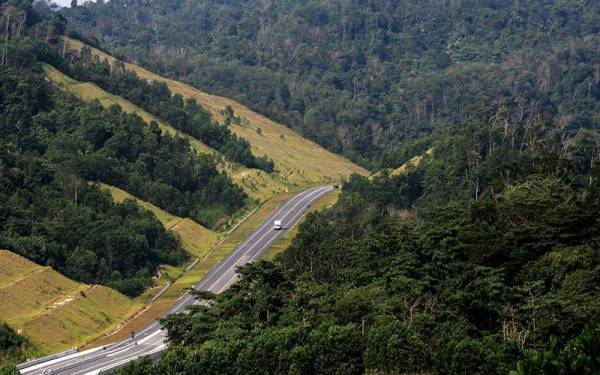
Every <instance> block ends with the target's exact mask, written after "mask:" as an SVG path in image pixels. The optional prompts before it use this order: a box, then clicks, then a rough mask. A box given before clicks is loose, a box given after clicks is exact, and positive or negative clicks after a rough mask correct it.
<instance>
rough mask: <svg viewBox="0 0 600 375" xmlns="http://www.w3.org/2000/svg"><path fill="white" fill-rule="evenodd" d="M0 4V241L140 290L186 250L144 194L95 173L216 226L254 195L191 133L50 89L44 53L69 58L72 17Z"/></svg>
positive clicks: (82, 277) (91, 277)
mask: <svg viewBox="0 0 600 375" xmlns="http://www.w3.org/2000/svg"><path fill="white" fill-rule="evenodd" d="M1 7H2V22H3V25H5V26H6V27H3V28H2V31H3V38H2V40H3V42H2V64H1V66H0V78H1V79H0V129H1V130H0V228H1V229H0V248H5V249H9V250H11V251H14V252H17V253H18V254H21V255H23V256H25V257H27V258H28V259H30V260H33V261H35V262H37V263H38V264H41V265H48V266H52V267H53V268H55V269H56V270H57V271H59V272H61V273H63V274H65V275H67V276H68V277H71V278H74V279H75V280H78V281H82V282H85V283H99V284H104V285H108V286H111V287H113V288H115V289H117V290H119V291H121V292H123V293H125V294H127V295H130V296H135V295H138V294H139V293H141V292H142V291H143V290H144V289H145V288H147V287H148V286H149V285H150V284H151V277H152V276H154V275H155V274H156V272H157V269H158V266H159V265H160V264H180V263H182V262H183V261H184V260H185V259H186V258H187V255H186V254H185V252H184V251H183V250H182V249H181V246H180V244H179V243H178V241H177V240H176V239H175V237H174V236H173V234H172V233H170V232H167V231H166V230H165V229H164V228H163V226H162V225H161V223H160V222H159V221H158V220H157V219H156V217H155V216H154V215H153V214H152V213H150V212H148V211H146V210H144V209H141V208H140V207H139V206H138V205H137V204H136V203H135V202H133V201H125V202H123V203H113V201H112V199H111V196H110V194H109V193H108V192H105V191H103V190H101V189H100V188H99V187H98V186H97V185H96V184H95V183H96V182H103V183H107V184H110V185H114V186H117V187H120V188H122V189H124V190H126V191H128V192H130V193H132V194H134V195H135V196H137V197H139V198H141V199H144V200H147V201H149V202H151V203H153V204H155V205H156V206H158V207H161V208H163V209H165V210H167V211H169V212H171V213H174V214H176V215H180V216H183V217H191V218H193V219H195V220H197V221H198V222H199V223H202V224H204V225H206V226H208V227H213V226H216V225H219V223H220V222H221V221H222V220H223V219H224V218H227V217H228V216H230V215H232V214H234V213H236V212H237V211H238V210H239V209H240V208H241V207H242V206H243V205H244V204H245V200H246V198H247V197H246V195H245V194H244V193H243V191H242V190H241V189H240V188H239V187H238V186H236V185H234V184H233V183H232V182H231V180H230V179H229V178H228V177H227V176H226V175H224V174H222V173H220V172H219V171H218V170H217V169H216V161H215V160H213V158H212V157H211V156H209V155H197V154H196V153H194V152H192V150H191V148H190V145H189V143H188V141H187V140H185V139H182V138H179V137H172V136H169V135H168V134H162V133H161V131H160V129H159V127H158V125H157V124H151V125H150V126H148V125H146V124H145V123H144V121H143V120H142V119H141V118H140V117H138V116H137V115H130V114H127V113H125V112H123V111H121V109H120V108H118V107H116V106H115V107H111V108H108V109H104V108H102V107H101V106H100V105H99V104H93V103H92V104H86V103H83V102H81V101H79V100H77V99H76V98H74V97H72V96H70V95H68V94H66V93H63V92H61V91H60V90H58V89H56V88H54V87H53V86H51V85H50V84H49V83H48V82H47V81H46V80H45V79H44V75H43V73H42V70H41V65H40V62H42V61H44V62H49V63H53V64H55V65H59V66H60V65H66V64H68V63H67V61H66V60H64V59H63V57H62V56H61V55H60V53H59V52H57V51H58V48H56V47H55V46H53V42H56V41H57V37H58V36H59V35H60V32H61V31H62V30H64V27H65V26H64V20H62V19H61V17H59V16H57V15H56V14H53V13H48V9H47V8H43V7H42V8H40V9H38V10H37V11H36V10H34V9H33V8H32V7H31V6H30V4H29V2H28V1H22V2H13V1H11V2H4V1H3V2H2V5H1ZM41 30H43V31H41Z"/></svg>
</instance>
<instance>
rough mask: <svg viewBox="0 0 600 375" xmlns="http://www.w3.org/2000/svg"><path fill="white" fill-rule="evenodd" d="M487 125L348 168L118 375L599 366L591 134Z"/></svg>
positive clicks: (596, 170)
mask: <svg viewBox="0 0 600 375" xmlns="http://www.w3.org/2000/svg"><path fill="white" fill-rule="evenodd" d="M488 119H489V117H488V116H487V115H485V116H481V118H480V119H477V120H473V121H472V122H470V123H467V124H465V125H464V126H463V128H461V129H460V130H456V131H448V132H445V133H444V137H442V138H443V140H440V141H436V142H434V144H433V148H434V151H433V152H432V153H430V155H428V156H424V157H423V159H422V160H421V162H420V163H419V165H418V166H416V167H411V168H408V169H407V171H406V172H405V173H401V174H398V175H396V176H394V177H390V176H388V175H387V174H385V173H383V174H381V175H379V176H378V177H375V178H373V179H372V180H370V179H368V178H364V177H358V176H355V177H353V178H351V179H350V180H349V181H347V182H346V183H345V184H344V187H343V193H342V195H341V197H340V200H339V201H338V203H337V204H336V205H335V206H334V207H333V208H332V209H330V210H327V211H324V212H321V213H317V214H314V215H311V216H309V218H308V219H307V221H306V222H305V223H304V224H303V225H301V228H300V232H299V234H298V236H297V237H296V238H295V239H294V240H293V242H292V245H291V246H290V247H289V248H288V249H287V250H286V251H285V252H283V253H282V254H281V255H280V256H278V257H276V258H275V260H274V262H272V263H269V262H260V263H257V264H251V265H248V266H245V267H244V268H243V269H241V270H240V273H241V276H242V277H241V280H240V282H239V283H238V284H236V285H234V286H232V287H231V289H229V290H227V291H226V292H224V293H223V294H220V295H207V294H206V293H199V298H204V299H208V300H210V301H212V302H211V303H210V306H194V307H193V308H192V309H191V313H190V314H181V315H177V316H171V317H168V318H166V319H164V320H163V323H164V324H165V326H166V327H167V328H168V330H169V338H170V340H171V343H172V344H173V346H172V347H171V348H170V349H169V351H168V352H167V354H166V355H165V356H164V357H163V358H162V359H161V360H160V361H158V362H157V363H155V364H150V363H149V362H141V363H136V364H133V365H130V366H128V367H127V368H125V369H124V370H123V372H122V373H123V374H125V373H127V374H132V373H133V374H148V373H151V374H164V373H180V374H195V373H199V372H202V373H209V374H217V373H231V374H234V373H238V374H242V373H243V374H264V373H270V374H288V373H298V374H300V373H302V374H314V373H318V374H363V373H365V372H366V373H385V374H398V373H432V374H506V373H508V372H509V371H515V372H516V373H517V374H595V373H598V371H600V363H599V362H598V358H600V345H599V344H600V332H599V328H598V322H599V320H600V315H599V314H600V298H599V296H600V279H599V277H600V257H599V255H600V254H599V253H598V251H599V249H600V243H599V240H600V221H599V219H598V218H599V217H600V188H599V187H600V184H599V182H600V165H599V164H598V158H599V156H600V148H599V145H600V136H599V135H598V134H597V133H591V132H588V131H587V130H582V131H581V132H580V133H579V136H578V137H576V139H575V140H574V141H573V142H572V144H571V145H570V146H569V147H563V146H562V145H561V140H560V137H559V135H560V133H559V132H557V131H548V130H545V129H537V130H535V131H531V130H530V129H528V128H519V129H517V130H516V132H515V135H514V139H513V138H512V137H511V136H509V135H506V134H505V133H504V130H503V128H502V127H501V126H497V125H495V124H494V122H493V121H492V122H490V121H488ZM532 137H533V138H535V139H537V141H536V142H532V143H530V142H529V141H527V139H529V138H532ZM521 145H523V146H521ZM517 362H519V365H518V366H517Z"/></svg>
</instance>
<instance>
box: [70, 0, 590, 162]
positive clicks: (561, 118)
mask: <svg viewBox="0 0 600 375" xmlns="http://www.w3.org/2000/svg"><path fill="white" fill-rule="evenodd" d="M62 14H64V15H65V16H66V17H67V18H68V19H69V21H70V25H71V26H70V28H71V30H73V32H74V33H76V34H77V35H87V36H89V37H91V38H96V39H97V40H98V43H99V45H101V46H102V47H104V48H105V49H107V50H109V51H110V52H111V53H113V54H117V55H119V56H123V57H124V58H125V59H127V60H131V61H137V62H140V63H141V64H142V65H144V66H146V67H149V68H150V69H152V70H155V71H158V72H161V73H163V74H164V75H167V76H169V77H174V78H177V79H182V80H185V81H187V82H189V83H191V84H193V85H195V86H197V87H200V88H202V89H205V90H209V91H212V92H215V93H218V94H221V95H226V96H230V97H234V98H237V99H239V100H241V101H242V102H243V103H245V104H247V105H249V106H251V107H252V108H254V109H257V110H259V111H261V112H262V113H265V114H268V115H269V116H271V117H273V118H275V119H277V120H279V121H280V122H282V123H284V124H287V125H289V126H292V127H295V128H297V129H300V130H301V131H302V132H303V134H305V135H306V136H308V137H309V138H311V139H313V140H315V141H317V142H318V143H320V144H321V145H324V146H326V147H327V148H329V149H330V150H334V151H336V152H343V153H344V154H345V155H347V156H349V157H351V158H352V159H353V160H355V161H358V162H360V163H362V164H363V165H365V166H370V167H379V166H386V167H392V166H397V165H398V164H401V163H402V162H404V161H405V159H404V155H403V153H402V150H398V148H399V147H400V146H399V145H400V141H407V140H415V139H417V138H419V137H421V136H423V135H426V134H429V133H435V132H437V131H438V130H439V129H440V128H442V127H447V126H461V125H462V123H464V122H465V121H466V120H468V119H470V118H472V117H473V112H474V111H476V110H479V109H480V108H481V107H485V108H486V109H490V110H492V111H493V112H497V113H498V115H499V116H501V117H502V118H504V119H506V122H507V126H514V125H515V124H517V123H525V122H528V121H532V120H534V119H535V118H537V117H540V116H541V117H546V118H550V119H551V122H550V125H552V126H557V127H561V128H563V129H565V131H566V132H571V131H573V130H574V129H576V128H579V127H596V128H597V126H598V121H599V119H598V113H600V106H599V104H598V102H599V98H600V54H599V52H598V51H600V40H599V39H598V33H599V32H600V26H599V25H600V3H598V2H597V1H577V0H565V1H546V0H532V1H519V0H510V1H497V0H483V1H482V0H466V1H453V0H450V1H448V0H427V1H422V0H402V1H388V0H370V1H364V0H352V1H341V0H300V1H289V0H288V1H262V0H261V1H258V0H249V1H248V0H244V1H241V0H227V1H216V0H203V1H185V0H157V1H150V2H146V1H144V2H140V1H132V0H111V1H98V2H96V3H92V2H90V3H86V5H85V6H78V7H75V8H72V9H67V10H65V11H64V12H63V13H62ZM90 40H91V39H90Z"/></svg>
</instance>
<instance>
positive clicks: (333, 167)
mask: <svg viewBox="0 0 600 375" xmlns="http://www.w3.org/2000/svg"><path fill="white" fill-rule="evenodd" d="M66 43H67V48H74V49H76V50H81V49H82V48H83V47H84V46H85V45H84V43H82V42H81V41H78V40H74V39H71V38H67V39H66ZM88 47H89V46H88ZM91 51H92V53H93V54H95V55H97V56H100V57H101V58H102V59H106V60H107V61H109V62H111V63H115V61H117V60H116V59H115V58H114V57H113V56H111V55H109V54H107V53H105V52H103V51H101V50H98V49H96V48H93V47H91ZM123 64H124V66H125V68H126V69H129V70H132V71H134V72H135V73H136V74H137V75H138V76H139V77H140V78H143V79H145V80H148V81H158V82H164V83H166V85H167V86H168V87H169V89H170V90H171V91H172V93H174V94H180V95H181V96H182V97H184V98H194V99H195V100H196V101H197V102H198V103H199V104H201V105H202V106H204V107H206V108H207V109H208V110H210V112H211V114H212V115H213V116H214V117H215V118H216V119H217V120H220V121H223V120H224V115H223V109H224V108H226V107H231V108H232V109H233V111H234V113H235V114H236V115H237V116H239V117H240V118H241V122H240V123H239V124H236V123H231V124H230V125H229V127H230V129H231V130H232V131H233V132H234V133H235V134H236V135H238V136H240V137H242V138H244V139H246V140H248V142H250V145H251V146H252V151H253V152H255V153H256V154H257V155H259V156H267V157H269V158H270V159H272V160H273V161H274V162H275V167H276V170H277V172H278V173H279V174H280V175H281V176H282V177H283V179H284V180H286V181H289V182H290V183H293V184H295V185H297V186H308V185H314V184H318V183H326V182H337V181H339V180H340V179H342V178H347V177H349V176H350V175H351V174H352V173H359V174H366V173H367V172H366V170H364V169H363V168H361V167H359V166H357V165H355V164H354V163H352V162H350V161H348V160H346V159H345V158H343V157H341V156H339V155H336V154H334V153H331V152H329V151H327V150H325V149H324V148H323V147H321V146H319V145H317V144H316V143H314V142H312V141H309V140H307V139H305V138H303V137H302V136H300V135H299V134H298V133H296V132H295V131H293V130H291V129H289V128H287V127H285V126H283V125H281V124H279V123H277V122H275V121H273V120H270V119H268V118H266V117H265V116H263V115H260V114H258V113H256V112H253V111H251V110H250V109H249V108H248V107H246V106H244V105H241V104H239V103H237V102H235V101H233V100H231V99H227V98H224V97H220V96H216V95H211V94H208V93H206V92H203V91H201V90H199V89H197V88H194V87H192V86H190V85H188V84H185V83H182V82H178V81H174V80H171V79H168V78H165V77H162V76H160V75H157V74H154V73H152V72H150V71H148V70H146V69H144V68H142V67H140V66H137V65H135V64H131V63H128V62H123ZM248 177H251V176H248ZM238 181H239V179H238ZM258 186H260V185H258Z"/></svg>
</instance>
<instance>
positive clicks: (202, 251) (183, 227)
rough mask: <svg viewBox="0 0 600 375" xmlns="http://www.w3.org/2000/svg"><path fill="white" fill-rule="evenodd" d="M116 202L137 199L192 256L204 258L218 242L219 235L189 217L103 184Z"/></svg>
mask: <svg viewBox="0 0 600 375" xmlns="http://www.w3.org/2000/svg"><path fill="white" fill-rule="evenodd" d="M103 187H104V188H105V189H107V190H108V191H110V194H111V196H112V198H113V200H114V201H115V202H119V203H120V202H123V201H124V200H126V199H133V200H135V201H136V202H137V203H138V204H139V205H140V206H141V207H143V208H145V209H147V210H150V211H151V212H152V213H153V214H154V215H156V217H157V218H158V220H160V222H161V223H162V224H163V226H164V227H165V229H167V230H170V231H172V232H173V233H175V235H176V236H177V238H178V239H179V240H180V241H181V245H182V246H183V248H184V249H185V250H186V251H187V252H188V253H189V254H190V255H192V256H194V257H196V258H202V257H204V256H205V255H206V253H207V252H208V251H209V250H211V249H212V248H213V246H214V245H215V244H216V243H217V240H218V238H219V235H218V234H217V233H215V232H213V231H211V230H209V229H206V228H204V227H203V226H202V225H200V224H198V223H196V222H195V221H193V220H191V219H189V218H181V217H178V216H175V215H173V214H170V213H168V212H166V211H165V210H162V209H160V208H159V207H156V206H155V205H153V204H151V203H148V202H144V201H142V200H141V199H138V198H136V197H134V196H133V195H131V194H129V193H128V192H126V191H124V190H121V189H119V188H117V187H114V186H109V185H103Z"/></svg>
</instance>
